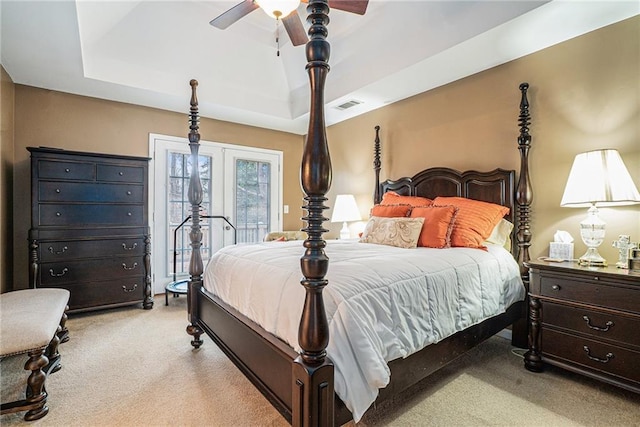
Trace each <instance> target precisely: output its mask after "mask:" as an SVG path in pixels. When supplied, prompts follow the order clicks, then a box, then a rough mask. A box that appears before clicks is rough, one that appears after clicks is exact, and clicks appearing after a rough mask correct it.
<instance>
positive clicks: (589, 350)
mask: <svg viewBox="0 0 640 427" xmlns="http://www.w3.org/2000/svg"><path fill="white" fill-rule="evenodd" d="M583 348H584V351H585V352H586V353H587V357H588V358H589V359H591V360H595V361H596V362H600V363H608V362H609V361H610V360H611V359H613V353H607V354H606V355H605V356H604V359H601V358H599V357H596V356H592V355H591V349H590V348H589V347H587V346H586V345H585V346H584V347H583Z"/></svg>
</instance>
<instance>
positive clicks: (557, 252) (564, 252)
mask: <svg viewBox="0 0 640 427" xmlns="http://www.w3.org/2000/svg"><path fill="white" fill-rule="evenodd" d="M549 258H556V259H563V260H565V261H566V260H571V259H573V243H559V242H551V243H549Z"/></svg>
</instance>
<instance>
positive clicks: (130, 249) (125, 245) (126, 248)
mask: <svg viewBox="0 0 640 427" xmlns="http://www.w3.org/2000/svg"><path fill="white" fill-rule="evenodd" d="M137 246H138V244H137V243H134V244H133V246H131V247H130V248H128V247H127V244H126V243H123V244H122V249H124V250H125V251H132V250H134V249H135V248H136V247H137Z"/></svg>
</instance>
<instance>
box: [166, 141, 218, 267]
mask: <svg viewBox="0 0 640 427" xmlns="http://www.w3.org/2000/svg"><path fill="white" fill-rule="evenodd" d="M167 158H168V162H169V164H168V170H169V182H168V185H169V188H168V193H169V194H168V196H169V197H168V206H167V210H168V215H167V216H168V219H169V224H167V233H168V242H170V244H169V246H170V247H169V250H168V254H167V255H168V257H169V262H168V266H169V272H168V274H169V275H172V274H173V271H174V262H173V257H174V247H173V245H174V231H175V230H176V228H177V227H178V226H180V224H181V223H182V222H183V221H184V220H185V218H187V217H188V216H190V215H191V203H190V202H189V180H190V178H191V176H190V174H191V166H192V165H191V163H192V162H191V155H190V154H184V153H169V154H168V156H167ZM198 164H199V170H200V180H201V183H202V189H203V203H202V204H201V208H202V209H201V215H207V212H210V210H211V206H210V204H211V195H210V191H211V157H209V156H199V157H198ZM209 221H210V220H206V219H202V220H201V231H202V233H203V239H202V241H203V243H202V248H201V253H202V259H203V262H204V263H205V264H206V263H207V262H208V260H209V258H210V256H211V250H210V242H211V226H210V225H209V224H210V223H209ZM190 231H191V221H187V222H186V223H184V224H183V225H182V226H181V228H180V229H179V230H178V231H177V234H176V236H175V237H176V239H175V257H176V262H175V264H176V265H175V272H176V275H178V276H180V275H184V274H188V272H189V262H190V258H191V239H190V238H189V232H190ZM205 242H206V243H205Z"/></svg>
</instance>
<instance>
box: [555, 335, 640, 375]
mask: <svg viewBox="0 0 640 427" xmlns="http://www.w3.org/2000/svg"><path fill="white" fill-rule="evenodd" d="M542 353H543V355H545V356H549V357H552V358H556V359H562V360H565V361H567V362H570V363H573V364H579V365H582V366H585V367H588V368H590V369H592V370H597V371H601V372H604V373H609V374H613V375H615V376H618V377H621V378H625V379H628V380H631V381H635V382H640V369H638V367H639V366H640V353H639V352H636V351H633V350H628V349H624V348H621V347H618V346H615V345H611V344H605V343H602V342H598V341H594V340H590V339H586V338H580V337H577V336H574V335H571V334H564V333H562V332H557V331H552V330H549V329H543V331H542Z"/></svg>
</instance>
